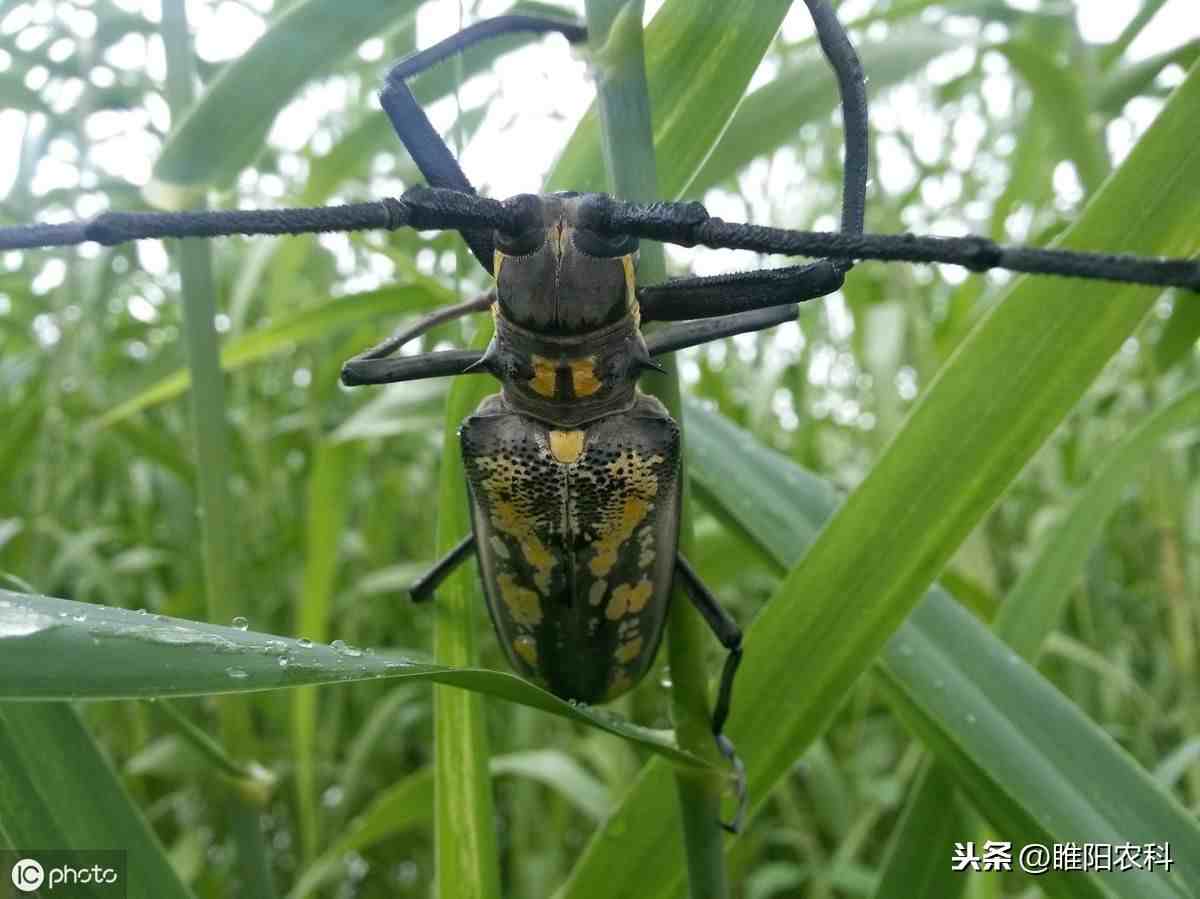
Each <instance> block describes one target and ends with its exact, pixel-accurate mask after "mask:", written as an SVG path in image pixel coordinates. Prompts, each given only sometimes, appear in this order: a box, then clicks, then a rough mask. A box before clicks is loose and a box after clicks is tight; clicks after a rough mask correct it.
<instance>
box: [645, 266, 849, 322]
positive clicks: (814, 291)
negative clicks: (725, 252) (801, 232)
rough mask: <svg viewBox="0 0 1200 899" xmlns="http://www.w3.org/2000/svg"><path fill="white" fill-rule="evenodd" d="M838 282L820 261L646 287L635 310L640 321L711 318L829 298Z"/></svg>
mask: <svg viewBox="0 0 1200 899" xmlns="http://www.w3.org/2000/svg"><path fill="white" fill-rule="evenodd" d="M843 280H844V279H843V269H842V268H840V267H839V263H834V262H830V261H829V260H822V261H821V262H814V263H812V264H811V265H793V266H789V267H787V268H772V269H762V270H761V271H756V272H737V273H735V274H729V275H716V276H713V277H709V278H677V279H675V280H673V281H667V282H665V283H663V284H651V285H649V286H647V287H641V288H639V289H638V305H639V306H640V307H641V314H642V320H643V321H681V320H684V319H693V318H713V317H715V316H721V315H728V314H730V313H732V312H748V311H750V310H753V309H767V308H770V307H772V306H786V305H791V304H792V303H803V302H804V301H805V300H812V299H816V298H818V297H823V296H826V295H827V294H831V293H833V292H834V291H835V290H837V289H838V288H839V287H841V286H842V281H843Z"/></svg>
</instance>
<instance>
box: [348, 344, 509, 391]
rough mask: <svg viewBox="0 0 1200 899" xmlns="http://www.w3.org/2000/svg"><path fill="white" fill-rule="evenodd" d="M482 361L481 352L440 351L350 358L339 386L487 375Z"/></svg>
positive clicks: (482, 354)
mask: <svg viewBox="0 0 1200 899" xmlns="http://www.w3.org/2000/svg"><path fill="white" fill-rule="evenodd" d="M483 358H484V353H483V351H482V350H443V351H441V352H437V353H421V354H420V355H419V356H392V357H390V358H388V359H358V360H355V359H351V360H350V361H349V362H347V363H346V364H345V365H343V366H342V383H343V384H345V385H346V386H347V387H358V386H359V385H360V384H394V383H396V382H397V381H420V380H421V379H423V378H444V377H447V376H450V375H465V374H474V373H478V374H487V373H489V371H488V369H487V368H485V367H484V366H481V365H480V364H479V363H480V362H481V361H483Z"/></svg>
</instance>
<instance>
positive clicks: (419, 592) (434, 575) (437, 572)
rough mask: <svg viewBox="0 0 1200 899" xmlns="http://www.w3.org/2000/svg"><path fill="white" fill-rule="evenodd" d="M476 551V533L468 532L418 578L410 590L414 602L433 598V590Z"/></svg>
mask: <svg viewBox="0 0 1200 899" xmlns="http://www.w3.org/2000/svg"><path fill="white" fill-rule="evenodd" d="M474 551H475V535H474V534H467V536H465V537H463V539H462V540H460V541H459V542H458V543H457V544H456V545H455V547H454V549H452V550H450V552H448V553H446V555H444V556H442V558H440V559H438V560H437V562H435V563H434V565H433V567H432V568H430V569H429V570H428V571H427V572H425V573H424V574H423V575H421V576H420V577H419V578H417V580H416V582H415V583H414V584H413V585H412V586H411V587H409V589H408V592H409V594H410V595H411V596H412V601H413V602H425V601H426V600H428V599H432V598H433V591H434V590H436V589H437V588H438V585H439V584H441V583H442V581H444V580H445V579H446V578H447V577H449V576H450V575H451V574H452V573H453V572H454V570H455V569H456V568H458V566H459V565H461V564H462V563H463V562H464V561H465V560H466V558H467V556H469V555H470V554H471V553H473V552H474Z"/></svg>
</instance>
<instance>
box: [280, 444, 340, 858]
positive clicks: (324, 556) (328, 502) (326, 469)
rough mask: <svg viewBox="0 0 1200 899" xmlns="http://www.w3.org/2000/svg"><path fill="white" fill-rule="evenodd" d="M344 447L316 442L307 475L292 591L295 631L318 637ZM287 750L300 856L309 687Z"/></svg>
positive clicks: (311, 726) (309, 835)
mask: <svg viewBox="0 0 1200 899" xmlns="http://www.w3.org/2000/svg"><path fill="white" fill-rule="evenodd" d="M349 458H350V453H349V448H348V447H346V446H345V445H338V444H330V443H321V444H318V446H317V448H316V452H315V454H314V456H313V462H312V471H311V473H310V474H309V478H308V502H307V509H306V514H305V520H306V526H305V549H306V552H305V564H304V584H303V587H302V588H301V590H300V592H299V594H298V595H297V597H296V599H297V605H296V611H295V628H296V633H298V634H301V635H303V636H305V637H307V638H308V639H310V640H317V641H321V642H324V641H325V640H327V639H328V634H329V611H330V608H331V607H332V605H333V592H334V581H335V578H336V575H337V565H338V548H339V547H340V546H341V544H342V532H343V531H344V530H345V526H346V506H347V501H348V497H349V495H350V491H349V483H348V482H349V479H350V478H349V474H350V466H349ZM291 699H292V709H291V713H292V714H291V725H292V753H293V758H294V761H295V766H296V777H295V781H296V800H297V806H298V808H299V823H300V834H301V845H302V847H303V849H304V857H305V858H312V857H313V856H314V855H315V854H316V851H317V845H318V842H319V838H320V832H319V824H320V814H319V811H318V804H317V771H316V769H317V760H316V733H317V702H318V697H317V693H316V691H315V690H313V689H312V688H308V687H305V688H303V689H300V690H296V691H295V692H294V693H293V694H292V697H291Z"/></svg>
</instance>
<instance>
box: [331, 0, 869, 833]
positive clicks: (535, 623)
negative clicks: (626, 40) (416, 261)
mask: <svg viewBox="0 0 1200 899" xmlns="http://www.w3.org/2000/svg"><path fill="white" fill-rule="evenodd" d="M810 8H813V10H814V18H815V19H816V21H817V24H818V27H819V29H820V34H821V37H822V41H823V43H824V45H825V46H826V49H827V52H829V48H830V47H833V48H834V52H832V53H830V57H831V59H832V60H833V61H834V62H835V65H837V64H838V63H839V62H840V63H842V64H843V65H844V66H847V67H848V70H847V73H846V75H845V77H840V78H839V82H840V84H841V86H842V92H843V95H844V97H845V102H844V106H845V107H846V110H847V121H851V120H853V122H860V124H861V127H860V128H858V129H857V130H858V133H860V134H861V135H862V136H863V141H864V146H863V147H858V146H857V145H856V148H855V151H854V152H852V153H850V154H848V165H847V171H848V172H852V175H851V177H849V178H848V190H847V197H848V198H853V199H849V200H848V202H847V212H846V215H845V216H844V221H845V222H846V223H847V224H848V226H849V230H852V231H855V230H856V231H861V227H862V193H863V191H864V190H865V183H866V153H865V131H866V101H865V93H864V91H863V79H862V73H861V70H860V69H859V66H858V60H857V58H856V57H855V55H854V51H853V49H852V48H851V47H850V43H849V41H848V39H847V38H846V36H845V33H844V32H842V30H841V28H840V26H839V25H838V23H837V21H836V19H835V18H834V17H833V15H832V13H831V12H830V11H829V9H828V6H827V4H825V3H824V2H815V0H814V2H812V3H810ZM514 30H532V31H558V32H560V33H562V34H564V35H565V36H566V37H567V38H568V39H569V40H571V41H573V42H574V41H580V40H583V39H584V38H585V37H586V32H585V30H584V29H583V28H582V27H580V26H578V25H570V24H565V23H560V22H553V21H549V20H545V19H538V18H533V17H527V16H506V17H502V18H500V19H492V20H489V21H486V22H481V23H479V24H478V25H475V26H473V27H472V28H469V29H467V30H465V31H463V32H460V33H459V34H458V35H455V36H454V37H452V38H450V39H448V40H446V41H443V42H442V43H441V44H438V45H436V46H435V47H432V48H430V49H428V50H425V51H423V52H421V53H418V54H416V55H414V56H413V57H410V58H409V59H407V60H405V61H403V62H401V63H399V64H398V65H397V66H396V67H395V68H393V69H392V71H391V72H390V73H389V76H388V82H387V86H386V88H385V89H384V91H383V92H382V94H381V101H382V104H383V107H384V109H385V110H386V111H387V114H388V116H389V117H390V118H391V121H392V124H393V126H394V127H395V129H396V132H397V134H398V135H399V136H400V138H401V140H402V141H403V142H404V144H405V146H406V147H407V148H408V150H409V153H410V154H411V155H412V157H413V159H414V160H415V161H416V162H417V164H418V166H419V167H420V169H421V171H422V174H423V175H424V176H425V178H426V180H427V181H428V182H429V183H430V184H431V185H432V186H433V187H438V188H450V189H453V190H458V191H461V192H463V193H469V194H473V193H474V190H473V189H472V188H471V186H470V183H469V182H468V181H467V179H466V177H465V175H463V173H462V171H461V169H460V168H459V167H458V164H457V162H456V161H455V160H454V158H453V156H452V155H451V153H450V151H449V149H448V148H447V147H446V145H445V144H444V143H443V142H442V140H441V139H440V137H439V136H438V135H437V133H436V132H435V131H434V130H433V127H432V126H431V125H430V123H429V120H428V119H427V118H426V117H425V115H424V113H423V112H422V111H421V109H420V107H419V106H418V105H417V103H416V101H415V99H414V98H413V96H412V93H411V92H410V91H409V89H408V87H407V85H406V84H405V79H406V78H407V77H409V76H411V75H414V74H416V73H417V72H419V71H421V70H422V69H425V68H427V67H428V66H430V65H432V64H433V63H435V62H437V61H439V60H441V59H444V58H445V57H446V56H448V55H450V54H452V53H454V52H457V51H459V50H461V49H463V48H464V47H466V46H468V45H470V44H471V43H474V42H476V41H478V40H480V39H482V38H485V37H488V36H492V35H495V34H499V33H504V32H511V31H514ZM853 129H854V126H853V125H852V126H851V130H853ZM860 182H861V183H860ZM607 202H608V198H606V197H604V196H601V195H596V194H578V193H573V192H562V193H555V194H549V195H544V196H534V195H528V194H527V195H522V196H519V197H515V198H513V199H511V200H509V201H507V203H506V204H505V206H506V207H507V209H508V212H509V213H510V216H511V218H510V225H509V227H507V228H503V229H496V230H494V231H492V232H490V233H489V232H486V231H481V230H478V229H470V228H462V229H460V230H461V232H462V234H463V237H464V238H465V239H466V241H467V243H468V244H469V245H470V247H471V250H472V252H473V253H474V255H475V257H476V258H477V259H478V260H479V262H480V263H481V264H482V265H483V266H484V267H485V268H486V269H488V271H489V272H490V273H491V274H492V276H493V277H494V279H495V288H494V290H493V291H491V292H489V293H488V294H487V295H485V296H484V297H481V298H479V299H477V300H471V301H468V302H466V303H463V304H460V305H459V306H457V307H452V308H451V309H449V310H442V311H440V312H438V313H434V314H433V315H432V316H429V317H427V319H426V320H425V321H424V322H421V323H418V325H417V326H416V327H413V328H409V329H408V330H406V331H405V332H404V333H403V334H400V335H397V336H395V337H393V338H391V339H389V340H388V341H385V342H384V343H383V344H380V345H379V346H377V347H374V348H372V349H370V350H368V351H366V352H365V353H363V354H361V355H359V356H357V357H355V358H354V359H352V360H350V361H349V362H347V363H346V365H345V366H344V368H343V371H342V380H343V382H344V383H346V384H347V385H358V384H368V383H371V384H378V383H385V382H394V381H402V380H410V379H414V378H424V377H431V376H438V375H446V374H462V373H467V372H470V371H475V372H486V373H489V374H491V375H493V376H494V377H496V378H497V379H498V380H499V381H500V384H501V390H500V392H499V393H498V394H494V395H492V396H489V397H487V398H486V399H484V400H483V402H482V403H481V404H480V405H479V407H478V409H476V411H475V413H474V414H473V415H471V416H470V417H469V418H467V420H466V421H465V422H463V424H462V427H461V428H460V429H459V438H460V441H461V446H462V457H463V465H464V468H465V471H466V475H467V480H468V483H469V486H470V496H471V521H472V533H471V534H470V535H469V536H467V537H465V538H464V539H463V540H462V541H461V542H460V543H459V544H458V545H457V546H456V547H455V548H454V549H453V550H452V551H451V552H450V553H449V554H448V555H447V556H446V558H444V559H442V560H441V561H440V562H438V564H437V565H436V566H434V568H433V569H432V570H431V571H430V572H429V573H428V574H427V575H425V576H424V577H423V578H421V579H420V580H419V581H418V583H417V584H416V585H415V586H414V588H413V590H412V594H413V597H414V599H416V600H423V599H426V598H428V597H429V596H431V595H432V592H433V590H434V589H435V588H436V586H437V585H438V583H440V582H441V580H442V579H443V578H445V576H446V575H447V574H449V573H450V572H451V571H453V570H454V569H455V568H456V567H457V566H458V565H459V564H460V563H461V562H462V561H464V560H465V559H466V558H467V557H468V556H469V555H471V554H472V553H473V554H474V555H475V556H476V557H477V559H478V562H479V573H480V577H481V579H482V582H483V586H484V594H485V596H486V598H487V605H488V610H489V612H490V614H491V618H492V623H493V624H494V625H495V629H496V633H497V635H498V636H499V638H500V643H501V645H502V647H503V648H504V651H505V653H506V655H507V656H508V659H509V661H510V663H511V664H512V666H513V668H514V669H516V670H517V671H518V672H520V673H521V674H522V675H524V676H526V677H528V678H530V679H531V680H534V681H535V682H537V683H539V684H542V685H543V686H545V687H546V688H547V689H549V690H550V691H551V692H553V693H555V694H556V695H558V696H561V697H563V698H565V699H570V700H575V701H579V702H583V703H596V702H607V701H609V700H612V699H615V698H617V697H618V696H621V695H622V694H624V693H626V692H627V691H629V690H630V689H631V688H632V687H633V686H634V685H635V684H637V683H638V682H639V681H640V680H641V679H642V677H643V676H644V675H645V674H646V672H647V671H648V670H649V669H650V667H651V665H652V664H653V662H654V658H655V656H656V654H657V652H658V647H659V644H660V643H661V642H662V637H663V632H664V629H665V625H666V618H667V611H668V606H669V603H670V598H671V593H672V586H673V584H674V583H675V579H676V578H679V581H680V583H681V584H682V586H683V588H684V590H685V592H686V593H687V594H688V596H689V597H690V598H691V599H692V601H693V602H694V603H695V604H696V606H697V608H698V609H699V610H700V611H701V613H702V614H703V615H704V617H705V620H706V621H708V623H709V624H710V626H711V627H712V629H713V631H714V633H715V634H716V636H717V638H718V639H719V640H720V641H721V643H722V645H723V646H725V648H726V649H727V650H728V652H729V655H728V657H727V660H726V664H725V667H724V671H723V673H722V678H721V685H720V690H719V694H718V699H717V704H716V707H715V709H714V713H713V720H712V730H713V734H714V737H715V738H716V740H717V745H718V746H719V748H720V750H721V752H722V753H723V754H724V755H725V756H726V758H728V759H729V760H730V761H731V762H732V763H733V765H734V769H735V772H736V773H737V786H738V792H739V796H740V797H741V798H742V799H743V800H744V785H743V778H742V776H741V763H740V761H739V760H738V758H737V756H736V754H735V752H734V748H733V745H732V744H731V743H730V741H729V740H728V739H727V738H726V737H725V736H724V734H723V732H722V731H723V727H724V723H725V719H726V717H727V716H728V713H729V703H730V695H731V691H732V687H733V677H734V674H735V672H736V670H737V666H738V663H739V662H740V660H741V656H742V648H741V643H742V635H741V631H740V630H739V629H738V627H737V625H736V624H735V623H734V621H733V619H732V618H730V617H729V616H728V615H727V614H726V613H725V612H724V611H723V610H722V609H721V608H720V606H719V605H718V604H717V602H716V600H715V598H714V597H713V595H712V594H711V592H710V591H709V590H708V589H707V588H706V587H705V586H704V585H703V583H702V582H701V581H700V579H699V578H698V577H697V576H696V573H695V571H694V570H693V569H692V567H691V566H690V565H689V564H688V562H687V561H686V560H685V559H684V558H683V556H682V555H681V554H680V553H679V546H678V544H679V516H680V499H681V478H682V473H681V470H680V455H681V454H680V440H679V426H678V424H677V423H676V422H675V421H674V419H672V418H671V416H670V415H669V414H668V412H667V410H666V408H665V407H664V406H663V405H662V403H660V402H659V401H658V400H657V399H655V398H654V397H652V396H649V395H647V394H643V393H641V392H640V391H639V390H638V389H637V380H638V377H639V375H641V373H642V372H643V371H645V370H646V369H648V368H657V367H658V366H657V364H656V363H655V362H654V361H653V356H654V355H655V354H658V353H663V352H670V351H672V350H675V349H679V348H681V347H683V346H689V345H692V344H695V343H700V342H703V341H707V340H712V339H715V338H717V337H722V336H726V335H729V334H735V333H741V332H745V331H752V330H760V329H762V328H766V327H771V326H773V325H776V324H779V323H781V322H784V321H789V320H792V319H793V318H794V317H795V315H796V306H795V303H796V301H797V300H799V299H807V298H810V297H813V296H823V295H825V294H828V293H830V292H832V291H833V290H836V289H837V288H838V287H839V286H840V285H841V283H842V275H843V273H844V271H845V270H846V268H848V265H847V264H846V263H829V262H822V263H817V264H815V265H810V266H805V267H798V268H794V269H785V270H778V271H774V272H769V273H758V272H752V273H747V274H744V275H737V276H732V277H726V278H717V279H691V280H685V281H675V282H671V283H669V284H667V285H661V286H659V287H658V288H654V289H651V290H649V291H641V292H639V289H638V285H637V282H636V270H637V254H638V242H637V239H636V238H634V237H631V236H628V235H623V234H617V235H612V234H609V233H605V232H604V231H602V230H600V229H599V228H597V227H593V224H595V223H598V222H600V221H602V220H603V219H604V218H605V217H606V214H607ZM484 308H487V309H490V311H491V313H492V315H493V317H494V319H495V333H494V336H493V337H492V340H491V343H490V344H489V346H488V348H487V351H486V352H485V353H484V354H483V355H482V356H478V357H476V356H473V355H472V354H470V353H465V352H462V351H452V352H449V353H429V354H426V355H424V356H415V357H408V358H403V357H402V358H394V357H391V358H390V356H391V353H392V352H393V351H394V350H395V349H397V348H398V347H399V346H400V345H401V344H402V343H403V342H405V341H407V340H410V339H412V338H413V337H415V336H417V334H419V333H421V332H422V331H423V330H425V329H426V328H427V327H429V326H431V325H432V324H434V323H440V322H443V321H445V320H446V319H447V318H448V317H452V316H453V315H456V314H460V313H461V314H467V313H471V312H476V311H481V310H482V309H484ZM706 317H707V318H708V319H709V320H708V321H693V322H691V323H689V324H681V325H675V326H673V327H668V328H665V329H662V330H660V331H658V332H656V333H655V334H654V336H653V342H652V344H651V345H649V346H648V345H647V341H646V339H645V338H644V337H643V335H642V332H641V323H642V321H643V319H647V320H649V319H655V318H657V319H660V320H672V319H680V318H685V319H704V318H706ZM740 816H741V811H740V808H739V812H738V818H735V822H734V824H733V825H732V828H731V829H736V827H737V821H738V820H739V819H740Z"/></svg>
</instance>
